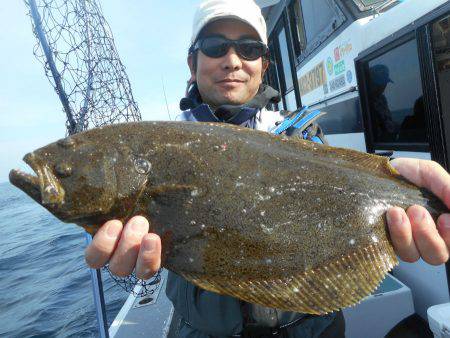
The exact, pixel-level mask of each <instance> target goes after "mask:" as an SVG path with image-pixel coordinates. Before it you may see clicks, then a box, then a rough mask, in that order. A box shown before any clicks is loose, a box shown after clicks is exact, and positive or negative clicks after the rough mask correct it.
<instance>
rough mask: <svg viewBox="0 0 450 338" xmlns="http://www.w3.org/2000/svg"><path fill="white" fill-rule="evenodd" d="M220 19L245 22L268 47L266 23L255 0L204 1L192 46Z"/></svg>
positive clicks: (200, 8) (200, 6)
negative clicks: (209, 26) (204, 30)
mask: <svg viewBox="0 0 450 338" xmlns="http://www.w3.org/2000/svg"><path fill="white" fill-rule="evenodd" d="M219 19H237V20H240V21H242V22H245V23H246V24H248V25H250V26H251V27H253V28H254V29H255V31H256V32H257V33H258V35H259V37H260V39H261V41H262V42H263V43H265V44H266V45H267V27H266V21H265V20H264V17H263V16H262V13H261V8H259V6H258V5H257V4H256V3H255V1H254V0H203V1H202V2H201V3H200V5H199V7H198V8H197V12H196V13H195V16H194V25H193V28H192V38H191V45H193V44H194V43H195V42H196V40H197V38H198V35H199V34H200V32H201V31H202V29H203V28H204V27H205V26H206V25H207V24H209V23H211V22H213V21H216V20H219Z"/></svg>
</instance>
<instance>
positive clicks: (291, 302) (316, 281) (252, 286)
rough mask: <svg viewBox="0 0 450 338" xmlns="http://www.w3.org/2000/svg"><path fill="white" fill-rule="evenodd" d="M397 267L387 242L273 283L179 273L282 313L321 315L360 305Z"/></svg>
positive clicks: (221, 292)
mask: <svg viewBox="0 0 450 338" xmlns="http://www.w3.org/2000/svg"><path fill="white" fill-rule="evenodd" d="M397 264H398V260H397V256H396V255H395V253H394V250H393V248H392V246H391V245H390V244H389V243H388V242H387V241H380V242H378V243H375V244H372V245H370V246H368V247H365V248H360V249H358V250H356V251H355V252H353V253H351V254H348V255H346V256H342V257H340V258H338V259H336V260H334V261H331V262H330V263H328V264H325V265H322V266H320V267H319V268H314V269H310V270H307V271H303V272H300V273H298V274H296V275H293V276H290V277H283V278H280V279H272V280H251V279H246V280H240V279H239V278H238V277H230V276H225V277H224V276H220V277H215V276H198V275H194V274H188V273H182V275H183V277H184V278H186V279H187V280H188V281H190V282H191V283H193V284H195V285H197V286H199V287H201V288H203V289H205V290H208V291H212V292H216V293H219V294H224V295H230V296H233V297H236V298H240V299H242V300H244V301H246V302H249V303H254V304H259V305H262V306H266V307H270V308H276V309H280V310H285V311H294V312H300V313H311V314H318V315H323V314H326V313H330V312H334V311H337V310H340V309H343V308H345V307H348V306H352V305H355V304H357V303H359V302H360V301H361V300H362V299H363V298H365V297H367V296H368V295H370V294H371V293H372V292H373V291H374V290H375V289H376V288H377V286H378V285H379V284H380V283H381V281H382V280H383V279H384V278H385V276H386V274H387V272H388V271H390V270H391V269H392V268H393V267H394V266H395V265H397Z"/></svg>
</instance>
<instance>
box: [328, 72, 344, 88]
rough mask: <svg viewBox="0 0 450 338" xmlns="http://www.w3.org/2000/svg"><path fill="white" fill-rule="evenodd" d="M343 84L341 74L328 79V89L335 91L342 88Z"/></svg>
mask: <svg viewBox="0 0 450 338" xmlns="http://www.w3.org/2000/svg"><path fill="white" fill-rule="evenodd" d="M345 84H346V83H345V75H344V74H342V75H341V76H339V77H337V78H335V79H333V80H331V81H330V91H331V92H335V91H336V90H339V89H341V88H344V87H345Z"/></svg>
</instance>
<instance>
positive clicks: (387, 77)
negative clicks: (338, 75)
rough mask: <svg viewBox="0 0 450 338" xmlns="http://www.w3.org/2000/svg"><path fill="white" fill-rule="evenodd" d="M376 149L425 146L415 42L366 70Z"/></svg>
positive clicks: (374, 61)
mask: <svg viewBox="0 0 450 338" xmlns="http://www.w3.org/2000/svg"><path fill="white" fill-rule="evenodd" d="M366 85H367V96H368V103H369V107H368V108H369V111H370V120H371V121H370V122H371V126H372V134H373V141H374V145H375V148H378V149H387V148H386V147H385V145H386V144H389V145H390V146H389V149H396V146H395V144H402V143H404V144H411V143H416V144H417V143H419V144H424V143H426V120H425V112H424V103H423V91H422V82H421V76H420V65H419V58H418V52H417V43H416V40H415V39H414V40H410V41H408V42H406V43H404V44H402V45H400V46H398V47H395V48H393V49H390V50H389V51H387V52H386V53H384V54H382V55H380V56H378V57H376V58H373V59H371V60H370V61H368V62H367V66H366Z"/></svg>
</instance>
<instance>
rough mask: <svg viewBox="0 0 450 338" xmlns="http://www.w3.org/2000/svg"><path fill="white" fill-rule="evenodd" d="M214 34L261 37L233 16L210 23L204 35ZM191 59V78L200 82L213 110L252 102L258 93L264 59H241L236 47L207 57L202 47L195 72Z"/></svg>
mask: <svg viewBox="0 0 450 338" xmlns="http://www.w3.org/2000/svg"><path fill="white" fill-rule="evenodd" d="M212 35H222V36H224V37H225V38H227V39H230V40H238V39H241V38H253V39H256V40H258V39H259V37H258V34H257V33H256V31H255V30H254V29H253V28H252V27H250V26H249V25H247V24H245V23H243V22H241V21H238V20H232V19H223V20H218V21H215V22H212V23H211V24H209V25H208V26H207V27H206V28H205V30H204V31H203V33H202V37H207V36H212ZM188 60H189V68H190V70H191V76H192V80H194V81H197V86H198V89H199V92H200V95H201V96H202V99H203V101H204V102H205V103H207V104H209V105H210V106H211V107H212V108H213V109H215V108H217V107H218V106H221V105H224V104H232V105H241V104H245V103H247V102H248V101H250V100H251V99H252V98H253V97H254V96H255V95H256V93H257V92H258V89H259V86H260V84H261V82H262V77H263V74H264V71H263V61H262V58H259V59H257V60H254V61H248V60H244V59H241V58H240V57H239V55H238V54H236V51H235V50H234V47H231V48H230V49H229V51H228V53H227V54H226V55H225V56H223V57H220V58H211V57H208V56H206V55H205V54H203V53H202V52H201V51H200V50H199V51H198V58H197V71H194V67H193V60H192V57H189V59H188ZM264 68H266V66H264Z"/></svg>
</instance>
